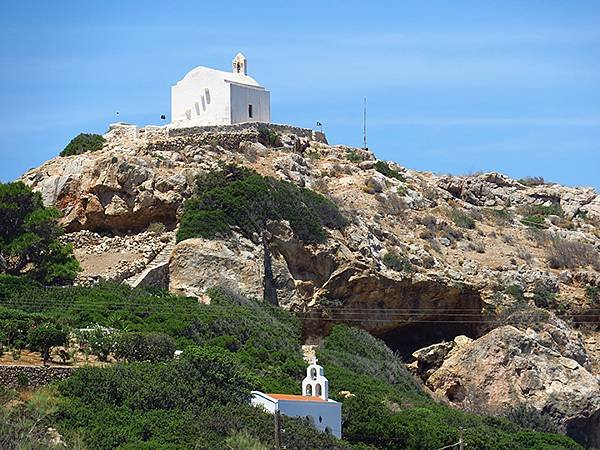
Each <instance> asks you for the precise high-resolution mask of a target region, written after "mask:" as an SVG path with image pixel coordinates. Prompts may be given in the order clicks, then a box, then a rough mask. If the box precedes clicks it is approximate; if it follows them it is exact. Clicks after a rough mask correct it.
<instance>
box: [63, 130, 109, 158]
mask: <svg viewBox="0 0 600 450" xmlns="http://www.w3.org/2000/svg"><path fill="white" fill-rule="evenodd" d="M105 142H106V140H105V139H104V138H103V137H102V136H101V135H99V134H92V133H80V134H78V135H77V136H75V137H74V138H73V139H71V142H69V143H68V144H67V146H66V147H65V148H64V150H63V151H62V152H60V156H71V155H80V154H82V153H85V152H95V151H97V150H101V149H102V147H103V146H104V143H105Z"/></svg>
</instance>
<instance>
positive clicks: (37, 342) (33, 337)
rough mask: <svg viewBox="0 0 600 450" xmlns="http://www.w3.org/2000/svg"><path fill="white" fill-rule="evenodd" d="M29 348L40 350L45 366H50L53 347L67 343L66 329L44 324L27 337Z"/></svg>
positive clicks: (30, 331) (31, 331)
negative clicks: (49, 361)
mask: <svg viewBox="0 0 600 450" xmlns="http://www.w3.org/2000/svg"><path fill="white" fill-rule="evenodd" d="M27 338H28V341H29V347H30V348H31V349H32V350H38V351H40V352H41V353H42V357H43V358H44V365H45V366H46V365H48V360H49V359H50V350H51V349H52V347H56V346H58V345H64V344H66V342H67V333H66V331H65V330H64V329H62V328H59V327H58V326H56V325H54V324H52V323H44V324H41V325H39V326H37V327H35V328H32V329H31V330H29V333H28V335H27Z"/></svg>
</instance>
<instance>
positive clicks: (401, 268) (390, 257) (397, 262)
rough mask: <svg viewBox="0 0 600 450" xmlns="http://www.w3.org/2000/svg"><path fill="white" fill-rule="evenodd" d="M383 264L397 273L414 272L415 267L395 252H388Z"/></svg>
mask: <svg viewBox="0 0 600 450" xmlns="http://www.w3.org/2000/svg"><path fill="white" fill-rule="evenodd" d="M383 264H385V265H386V266H387V267H389V268H390V269H392V270H395V271H396V272H412V271H413V267H412V264H411V262H410V260H409V259H408V258H407V257H406V256H403V255H398V254H397V253H395V252H387V253H386V254H385V255H384V256H383Z"/></svg>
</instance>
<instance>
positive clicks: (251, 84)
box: [171, 53, 271, 127]
mask: <svg viewBox="0 0 600 450" xmlns="http://www.w3.org/2000/svg"><path fill="white" fill-rule="evenodd" d="M171 122H172V125H174V126H182V127H188V126H208V125H232V124H235V123H242V122H263V123H269V122H271V99H270V93H269V91H267V90H266V89H265V88H264V87H262V86H261V85H260V84H258V83H257V82H256V80H254V79H253V78H252V77H250V76H248V62H247V60H246V57H245V56H244V55H242V54H241V53H238V54H237V55H236V57H235V58H234V60H233V61H232V71H231V72H225V71H222V70H216V69H211V68H209V67H203V66H199V67H196V68H195V69H192V70H191V71H189V72H188V73H187V74H186V75H185V76H184V77H183V79H181V80H180V81H178V82H177V84H176V85H175V86H173V87H172V88H171Z"/></svg>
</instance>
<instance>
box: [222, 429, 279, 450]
mask: <svg viewBox="0 0 600 450" xmlns="http://www.w3.org/2000/svg"><path fill="white" fill-rule="evenodd" d="M225 448H226V449H230V450H268V449H269V447H267V446H266V445H265V444H263V443H262V442H260V441H259V440H258V439H256V438H255V437H254V436H252V435H251V434H250V433H248V432H247V431H245V430H244V431H238V432H236V433H234V434H232V435H231V436H229V437H228V438H227V439H225Z"/></svg>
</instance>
